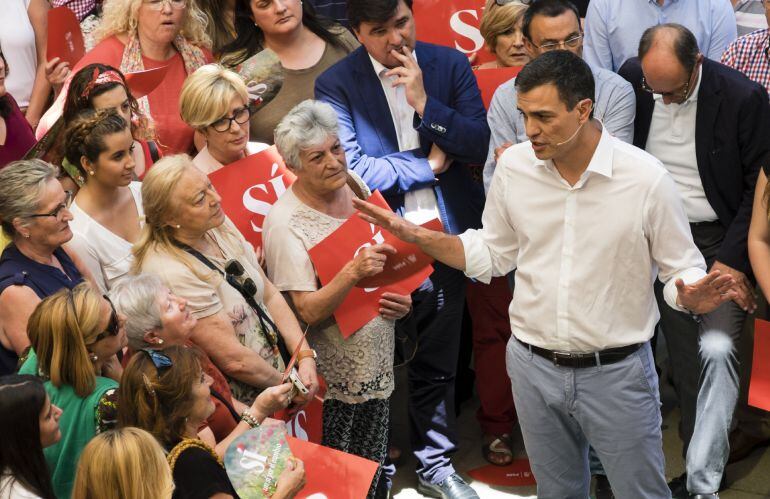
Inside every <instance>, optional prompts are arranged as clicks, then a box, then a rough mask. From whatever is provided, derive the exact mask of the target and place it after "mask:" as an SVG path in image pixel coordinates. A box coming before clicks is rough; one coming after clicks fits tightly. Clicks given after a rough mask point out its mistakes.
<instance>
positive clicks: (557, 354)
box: [551, 351, 574, 367]
mask: <svg viewBox="0 0 770 499" xmlns="http://www.w3.org/2000/svg"><path fill="white" fill-rule="evenodd" d="M573 356H574V354H572V352H557V351H554V352H553V355H552V356H551V362H553V365H554V366H556V367H560V366H561V365H562V364H560V363H559V360H560V359H559V357H566V358H567V359H571V358H572V357H573ZM564 360H566V359H564Z"/></svg>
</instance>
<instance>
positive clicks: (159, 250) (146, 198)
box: [133, 155, 318, 404]
mask: <svg viewBox="0 0 770 499" xmlns="http://www.w3.org/2000/svg"><path fill="white" fill-rule="evenodd" d="M221 201H222V198H221V197H220V196H219V194H218V193H217V191H216V190H215V189H214V187H213V186H212V185H211V182H210V181H209V179H208V177H207V176H206V174H205V173H203V172H202V171H200V170H199V169H197V168H196V167H195V166H194V165H193V164H192V162H191V160H190V158H189V156H187V155H177V156H166V157H165V158H163V159H161V160H160V161H158V163H156V165H155V166H153V168H152V169H151V170H150V171H149V173H148V174H147V176H146V177H145V178H144V181H143V182H142V202H143V204H144V213H145V225H144V228H143V229H142V235H141V236H140V239H139V241H138V242H137V244H136V245H135V246H134V249H133V253H134V258H135V260H134V271H135V272H142V273H150V274H155V275H157V276H159V277H160V278H161V280H162V281H163V283H164V284H165V285H166V286H167V287H168V288H169V289H170V290H171V291H172V292H173V293H174V294H175V295H176V296H178V297H180V298H183V299H185V300H186V301H187V304H186V308H187V309H189V311H190V313H191V314H192V316H193V317H195V318H196V319H197V322H196V324H195V326H193V328H192V334H191V336H190V339H191V340H192V342H193V343H195V345H196V346H198V347H199V348H201V349H202V350H203V351H204V352H206V354H207V355H208V356H209V357H210V358H211V360H212V362H213V363H214V364H215V365H216V366H217V367H218V368H219V369H220V370H221V371H222V372H223V373H224V374H225V376H227V378H228V382H229V383H230V388H231V390H232V392H233V396H234V397H235V398H237V399H239V400H241V401H243V402H245V403H248V404H250V403H252V401H253V400H254V399H255V398H257V395H258V394H259V392H260V391H262V390H263V389H265V388H267V387H270V386H275V385H279V384H281V382H282V380H283V376H282V374H283V371H284V368H285V366H284V362H283V360H282V358H281V354H280V349H279V341H280V340H283V341H284V343H285V345H286V347H287V349H288V350H289V351H290V352H293V351H294V350H295V349H296V348H297V347H299V349H300V350H301V351H303V350H304V351H307V350H310V347H309V346H308V345H307V342H306V340H305V339H304V338H303V336H302V329H300V326H299V324H298V323H297V320H296V319H295V317H294V314H292V312H291V309H290V308H289V306H288V305H287V304H286V301H285V300H284V298H283V296H282V295H281V293H280V292H279V291H278V290H277V289H276V288H275V286H273V284H272V283H271V282H270V281H269V280H268V279H267V277H266V276H265V275H264V273H263V271H262V269H261V267H260V266H259V263H258V262H257V258H256V254H255V253H254V248H253V247H252V246H251V245H250V244H249V243H248V242H247V241H246V240H245V239H244V237H243V236H242V235H241V234H240V233H239V232H238V229H236V228H235V225H234V224H233V223H232V221H230V220H229V219H228V218H227V217H226V216H225V214H224V212H223V211H222V206H221ZM287 264H290V263H289V262H287ZM311 357H312V356H311ZM298 372H299V378H300V379H301V380H302V382H303V383H304V384H305V385H306V386H307V388H308V391H309V393H308V394H306V395H301V394H300V395H297V398H295V399H294V400H295V402H297V403H299V404H303V403H306V402H308V401H309V400H310V399H311V398H312V397H313V396H314V395H315V393H316V391H317V390H318V380H317V377H316V365H315V361H314V360H313V359H312V358H308V359H307V360H305V361H303V362H301V363H300V364H299V367H298Z"/></svg>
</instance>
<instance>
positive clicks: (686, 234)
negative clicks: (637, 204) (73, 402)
mask: <svg viewBox="0 0 770 499" xmlns="http://www.w3.org/2000/svg"><path fill="white" fill-rule="evenodd" d="M644 218H645V223H644V224H645V226H644V231H645V233H646V235H647V238H648V240H649V242H650V251H651V255H652V259H653V260H654V261H655V263H656V264H657V265H658V277H659V279H660V280H661V282H663V284H664V287H663V298H664V299H665V300H666V303H667V304H668V305H669V306H670V307H671V308H673V309H674V310H679V311H680V312H687V310H685V309H683V308H682V307H680V306H679V305H677V303H676V298H677V294H678V292H677V289H676V281H677V279H682V281H684V283H685V284H692V283H694V282H696V281H698V280H700V279H702V278H703V277H704V276H705V275H706V261H705V260H704V259H703V255H702V254H701V252H700V250H698V247H697V246H695V243H694V242H693V240H692V233H691V232H690V226H689V223H688V221H687V215H686V213H685V211H684V206H683V205H682V200H681V198H680V197H679V193H678V192H677V191H676V187H675V185H674V181H673V180H672V179H671V177H670V175H669V174H668V173H664V174H662V175H661V176H660V179H659V180H658V182H657V183H656V184H655V186H654V187H653V188H652V190H651V191H650V195H649V196H648V198H647V203H646V205H645V217H644Z"/></svg>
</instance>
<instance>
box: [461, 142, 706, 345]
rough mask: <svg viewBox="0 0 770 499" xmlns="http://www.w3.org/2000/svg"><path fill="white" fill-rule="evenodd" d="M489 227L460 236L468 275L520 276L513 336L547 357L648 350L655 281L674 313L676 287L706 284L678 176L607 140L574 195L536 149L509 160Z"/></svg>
mask: <svg viewBox="0 0 770 499" xmlns="http://www.w3.org/2000/svg"><path fill="white" fill-rule="evenodd" d="M482 222H483V228H482V229H480V230H468V231H467V232H465V233H464V234H462V235H460V239H461V240H462V242H463V247H464V252H465V264H466V270H465V273H466V275H468V276H469V277H473V278H477V279H480V280H482V281H484V282H488V281H489V279H490V278H491V277H493V276H502V275H506V274H507V273H509V272H510V271H512V270H513V269H514V268H516V269H517V271H516V287H515V289H514V293H513V301H512V302H511V306H510V307H509V315H510V319H511V330H512V331H513V334H514V336H515V337H516V338H519V339H520V340H521V341H524V342H526V343H529V344H532V345H535V346H539V347H542V348H547V349H550V350H559V351H565V352H595V351H599V350H604V349H606V348H612V347H619V346H625V345H630V344H634V343H642V342H645V341H647V340H649V339H650V337H652V333H653V328H654V327H655V323H656V322H657V320H658V315H659V314H658V308H657V305H656V303H655V296H654V293H653V282H654V280H655V277H656V274H658V276H659V277H660V279H661V281H663V282H664V283H665V288H664V296H665V299H666V302H667V303H668V304H669V305H670V306H672V307H674V308H676V309H677V310H681V308H679V307H677V305H676V297H677V290H676V286H675V284H674V282H675V280H676V279H677V278H682V279H683V280H684V282H685V283H688V284H689V283H692V282H695V281H697V280H698V279H700V278H702V277H703V276H704V275H705V269H706V264H705V262H704V260H703V256H702V255H701V253H700V251H698V248H697V247H696V246H695V244H694V243H693V241H692V236H691V235H690V227H689V225H688V223H687V217H686V215H685V213H684V209H683V208H682V202H681V200H680V199H679V195H678V194H677V192H676V188H675V187H674V183H673V181H672V180H671V177H670V175H669V174H668V173H667V172H666V170H665V169H663V167H662V166H661V165H660V162H659V161H657V160H656V159H655V158H653V157H652V156H650V155H649V154H647V153H646V152H644V151H642V150H641V149H637V148H636V147H634V146H632V145H630V144H626V143H624V142H623V141H621V140H619V139H617V138H614V137H612V136H611V135H610V134H609V133H608V132H607V131H606V130H603V131H602V136H601V140H600V141H599V144H598V146H597V148H596V151H595V152H594V155H593V157H592V158H591V162H590V163H589V165H588V168H587V170H586V171H585V172H584V173H583V175H582V176H581V177H580V179H579V180H578V182H577V183H576V184H575V185H574V186H570V185H569V183H568V182H566V181H565V180H564V179H563V178H562V177H561V175H560V174H559V172H558V171H557V170H556V168H555V167H554V165H553V162H551V161H541V160H538V159H537V158H536V157H535V154H534V151H533V150H532V146H531V144H530V142H524V143H521V144H517V145H515V146H512V147H510V148H508V150H506V151H505V153H503V155H502V156H501V157H500V161H499V162H498V166H497V171H496V173H495V176H494V178H493V180H492V185H491V186H490V190H489V194H488V195H487V202H486V206H485V207H484V215H483V217H482ZM658 269H660V270H659V271H658Z"/></svg>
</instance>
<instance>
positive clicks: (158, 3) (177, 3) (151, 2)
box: [142, 0, 187, 11]
mask: <svg viewBox="0 0 770 499" xmlns="http://www.w3.org/2000/svg"><path fill="white" fill-rule="evenodd" d="M142 3H144V4H145V5H146V6H147V7H149V8H151V9H152V10H157V11H161V10H163V6H164V5H165V4H166V3H168V4H169V5H170V6H171V8H172V9H175V10H182V9H184V8H185V7H187V0H145V1H144V2H142Z"/></svg>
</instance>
